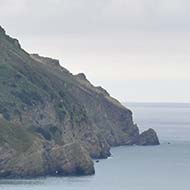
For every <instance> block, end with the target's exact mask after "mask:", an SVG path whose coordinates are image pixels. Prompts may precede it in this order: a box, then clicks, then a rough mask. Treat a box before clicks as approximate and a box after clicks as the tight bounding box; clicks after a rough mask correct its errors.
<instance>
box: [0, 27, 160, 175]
mask: <svg viewBox="0 0 190 190" xmlns="http://www.w3.org/2000/svg"><path fill="white" fill-rule="evenodd" d="M133 144H137V145H157V144H159V140H158V138H157V135H156V133H155V131H154V130H152V129H150V130H148V131H146V132H144V133H143V134H142V135H140V134H139V129H138V127H137V125H135V124H134V123H133V119H132V112H131V111H130V110H128V109H127V108H125V107H124V106H123V105H122V104H121V103H119V102H118V101H117V100H115V99H114V98H112V97H111V96H110V95H109V94H108V92H107V91H106V90H104V89H103V88H102V87H95V86H93V85H92V84H91V83H90V82H89V81H88V80H87V78H86V76H85V75H84V74H82V73H80V74H78V75H73V74H72V73H70V72H69V71H68V70H67V69H65V68H63V67H62V66H61V65H60V64H59V61H58V60H55V59H51V58H46V57H42V56H39V55H38V54H29V53H27V52H26V51H24V50H23V49H22V48H21V45H20V44H19V42H18V40H16V39H13V38H11V37H9V36H8V35H7V34H6V33H5V31H4V29H3V28H1V27H0V177H11V178H15V177H16V178H18V177H37V176H44V175H76V174H77V175H88V174H93V173H94V167H93V162H92V160H91V158H107V157H108V156H110V147H112V146H119V145H133Z"/></svg>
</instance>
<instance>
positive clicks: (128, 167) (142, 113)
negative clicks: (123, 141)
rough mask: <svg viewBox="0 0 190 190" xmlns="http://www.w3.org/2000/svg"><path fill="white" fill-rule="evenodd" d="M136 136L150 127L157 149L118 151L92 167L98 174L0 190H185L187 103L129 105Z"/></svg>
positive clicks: (189, 162) (3, 185)
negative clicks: (137, 132)
mask: <svg viewBox="0 0 190 190" xmlns="http://www.w3.org/2000/svg"><path fill="white" fill-rule="evenodd" d="M125 105H126V106H127V107H128V108H130V109H131V110H132V111H133V117H134V122H135V123H137V124H138V126H139V128H140V131H144V130H146V129H148V128H154V129H155V130H156V131H157V133H158V136H159V138H160V142H161V145H160V146H147V147H142V146H121V147H116V148H112V149H111V153H112V156H111V157H110V158H108V159H105V160H100V162H98V163H96V162H95V169H96V174H95V175H93V176H85V177H47V178H38V179H31V180H0V190H189V189H190V104H188V103H127V104H125Z"/></svg>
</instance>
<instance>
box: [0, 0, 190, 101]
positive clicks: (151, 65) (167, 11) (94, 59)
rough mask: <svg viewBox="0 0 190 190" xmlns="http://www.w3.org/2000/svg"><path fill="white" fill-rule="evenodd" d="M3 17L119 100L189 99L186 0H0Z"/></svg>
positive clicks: (189, 9) (189, 8)
mask: <svg viewBox="0 0 190 190" xmlns="http://www.w3.org/2000/svg"><path fill="white" fill-rule="evenodd" d="M0 25H2V26H3V27H4V28H5V29H6V31H7V33H8V34H10V35H12V36H14V37H17V38H18V39H19V40H20V42H21V44H22V46H23V48H24V49H26V50H27V51H29V52H36V53H39V54H41V55H44V56H50V57H54V58H59V59H60V61H61V64H62V65H63V66H64V67H66V68H68V69H70V71H72V72H73V73H78V72H85V74H86V75H87V77H88V78H89V79H90V80H91V81H92V82H93V83H94V84H96V85H101V86H103V87H104V88H106V89H107V90H108V91H109V92H110V93H111V94H112V95H113V96H114V97H116V98H118V99H119V100H121V101H143V102H153V101H157V102H190V87H189V84H190V1H188V0H0Z"/></svg>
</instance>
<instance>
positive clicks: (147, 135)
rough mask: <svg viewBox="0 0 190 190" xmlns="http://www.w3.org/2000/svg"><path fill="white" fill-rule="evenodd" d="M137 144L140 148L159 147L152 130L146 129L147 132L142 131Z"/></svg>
mask: <svg viewBox="0 0 190 190" xmlns="http://www.w3.org/2000/svg"><path fill="white" fill-rule="evenodd" d="M137 144H138V145H142V146H148V145H159V144H160V142H159V139H158V136H157V134H156V132H155V131H154V129H148V130H147V131H144V132H143V133H141V134H140V136H139V138H138V142H137Z"/></svg>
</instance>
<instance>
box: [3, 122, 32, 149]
mask: <svg viewBox="0 0 190 190" xmlns="http://www.w3.org/2000/svg"><path fill="white" fill-rule="evenodd" d="M32 142H33V136H32V135H31V134H30V133H29V132H27V131H26V130H25V129H24V128H23V127H22V126H18V125H13V124H11V123H9V122H7V121H5V120H3V119H0V145H5V144H7V145H8V146H9V147H10V148H13V149H15V150H16V151H18V152H25V151H27V150H28V148H29V147H30V146H31V145H32Z"/></svg>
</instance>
